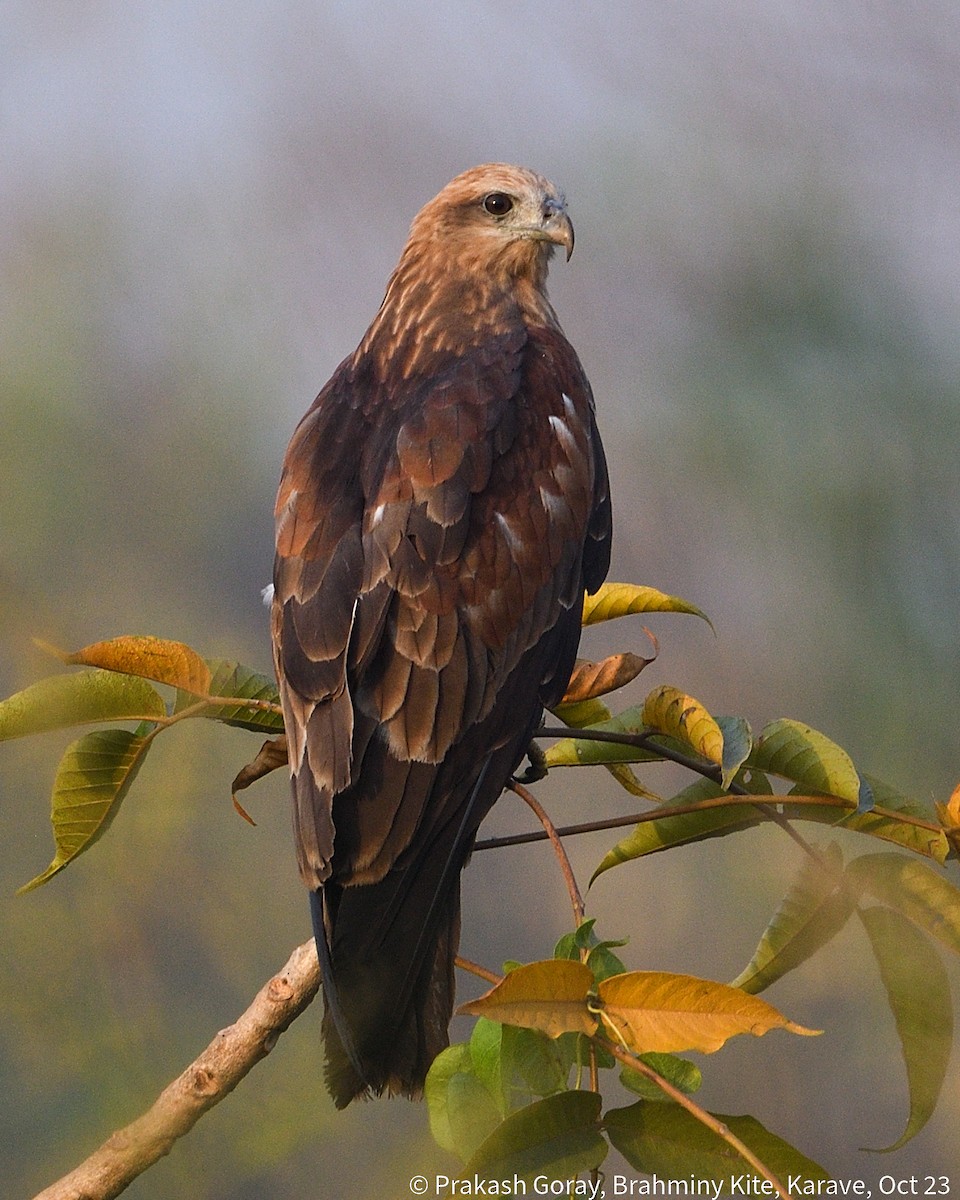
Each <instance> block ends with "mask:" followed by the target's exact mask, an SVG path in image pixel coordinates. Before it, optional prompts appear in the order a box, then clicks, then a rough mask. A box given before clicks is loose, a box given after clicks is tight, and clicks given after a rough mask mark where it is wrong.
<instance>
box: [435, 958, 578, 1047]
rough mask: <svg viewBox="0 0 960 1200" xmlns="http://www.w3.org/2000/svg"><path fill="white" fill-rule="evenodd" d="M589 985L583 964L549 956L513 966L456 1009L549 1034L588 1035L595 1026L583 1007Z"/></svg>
mask: <svg viewBox="0 0 960 1200" xmlns="http://www.w3.org/2000/svg"><path fill="white" fill-rule="evenodd" d="M593 985H594V979H593V973H592V972H591V971H590V969H589V967H586V966H584V965H583V963H581V962H574V961H573V960H571V959H565V958H550V959H546V960H545V961H544V962H535V963H527V964H526V965H525V966H522V967H517V968H516V970H515V971H511V972H510V974H509V975H507V976H506V977H505V978H504V979H502V980H501V981H500V982H499V983H498V984H497V985H496V986H495V987H493V988H491V989H490V991H489V992H487V993H486V994H485V995H483V996H481V997H480V998H479V999H477V1000H471V1001H470V1002H469V1003H467V1004H461V1005H460V1007H459V1008H458V1009H457V1012H458V1013H461V1014H466V1015H467V1016H471V1017H489V1019H490V1020H491V1021H499V1022H501V1024H505V1025H524V1026H526V1027H527V1028H529V1029H540V1030H542V1031H543V1032H544V1033H546V1034H548V1035H549V1036H550V1037H559V1036H560V1034H562V1033H585V1034H588V1035H589V1034H592V1033H593V1032H594V1031H595V1029H596V1025H597V1023H596V1019H595V1018H594V1017H592V1016H591V1015H590V1013H589V1012H588V1010H587V996H588V995H589V994H590V992H591V990H592V989H593Z"/></svg>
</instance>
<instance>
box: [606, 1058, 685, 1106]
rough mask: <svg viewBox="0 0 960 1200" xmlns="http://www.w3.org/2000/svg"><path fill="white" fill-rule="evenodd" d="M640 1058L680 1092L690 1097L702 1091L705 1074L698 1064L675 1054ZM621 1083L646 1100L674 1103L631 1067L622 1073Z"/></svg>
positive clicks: (649, 1080)
mask: <svg viewBox="0 0 960 1200" xmlns="http://www.w3.org/2000/svg"><path fill="white" fill-rule="evenodd" d="M640 1058H641V1059H642V1061H643V1062H644V1063H646V1065H647V1066H648V1067H649V1068H650V1069H651V1070H652V1071H656V1073H657V1074H658V1075H659V1076H660V1077H661V1078H662V1079H665V1080H666V1081H667V1083H671V1084H673V1086H674V1087H675V1088H676V1089H677V1091H678V1092H683V1094H684V1095H685V1096H690V1095H692V1094H693V1093H694V1092H698V1091H699V1090H700V1087H701V1085H702V1084H703V1072H702V1071H701V1070H700V1068H699V1067H698V1066H697V1064H696V1063H692V1062H690V1060H689V1059H686V1058H678V1057H677V1056H676V1055H675V1054H641V1055H640ZM620 1082H621V1083H622V1084H623V1086H624V1087H625V1088H627V1089H628V1090H629V1091H631V1092H633V1093H634V1094H635V1095H637V1096H642V1097H643V1099H644V1100H656V1101H657V1102H658V1103H660V1102H666V1103H672V1101H671V1100H670V1097H669V1096H668V1095H667V1094H666V1092H664V1091H663V1090H662V1089H661V1088H658V1087H657V1085H656V1084H655V1083H654V1082H653V1080H652V1079H648V1078H647V1077H646V1075H641V1074H640V1072H639V1071H633V1070H631V1069H630V1067H624V1068H623V1070H622V1071H621V1072H620Z"/></svg>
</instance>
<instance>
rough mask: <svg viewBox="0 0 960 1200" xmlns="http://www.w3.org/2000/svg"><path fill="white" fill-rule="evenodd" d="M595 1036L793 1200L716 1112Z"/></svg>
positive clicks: (779, 1192) (785, 1198) (784, 1197)
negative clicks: (714, 1113)
mask: <svg viewBox="0 0 960 1200" xmlns="http://www.w3.org/2000/svg"><path fill="white" fill-rule="evenodd" d="M594 1036H595V1038H596V1040H597V1041H598V1042H599V1043H600V1045H602V1046H603V1048H604V1049H605V1050H607V1051H608V1052H609V1053H610V1054H612V1055H613V1057H614V1058H616V1059H617V1060H618V1061H619V1062H622V1063H623V1064H624V1066H627V1067H629V1068H630V1070H631V1071H637V1072H638V1073H639V1074H641V1075H643V1076H644V1077H645V1078H646V1079H649V1080H650V1082H651V1083H654V1084H656V1086H657V1087H658V1088H660V1090H661V1091H662V1092H663V1093H664V1094H665V1095H666V1096H669V1097H670V1099H671V1100H674V1101H676V1103H677V1104H679V1105H680V1106H681V1107H682V1108H685V1109H686V1110H687V1112H688V1113H690V1115H691V1116H692V1117H695V1118H696V1119H697V1120H698V1121H699V1122H700V1123H701V1124H703V1125H706V1127H707V1128H708V1129H709V1130H710V1131H711V1132H713V1133H715V1134H716V1135H717V1137H718V1138H722V1139H723V1141H725V1142H726V1143H727V1145H728V1146H729V1147H730V1148H731V1149H732V1150H735V1151H736V1152H737V1154H739V1155H740V1156H741V1157H742V1158H744V1159H745V1160H746V1161H747V1162H748V1163H749V1164H750V1166H751V1167H753V1169H754V1170H755V1171H756V1172H757V1174H758V1175H760V1176H762V1177H763V1178H764V1179H768V1180H769V1181H770V1185H771V1187H772V1188H773V1189H774V1190H775V1191H776V1193H777V1195H778V1196H780V1198H781V1200H791V1196H790V1193H789V1192H788V1191H787V1189H786V1187H784V1185H783V1183H781V1181H780V1180H779V1179H778V1178H777V1176H776V1175H774V1174H773V1172H772V1171H770V1170H769V1169H768V1168H767V1167H765V1166H764V1165H763V1163H762V1162H761V1161H760V1159H759V1158H757V1156H756V1155H755V1154H754V1153H753V1151H752V1150H751V1149H750V1147H749V1146H747V1145H745V1144H744V1143H743V1142H742V1141H741V1140H740V1138H738V1137H737V1135H736V1134H735V1133H734V1132H733V1131H732V1130H731V1129H730V1128H729V1126H727V1125H725V1124H724V1123H723V1122H722V1121H719V1120H718V1119H717V1118H716V1117H715V1116H714V1115H713V1113H710V1112H707V1110H706V1109H705V1108H701V1107H700V1105H699V1104H697V1103H696V1101H694V1100H691V1099H690V1097H689V1096H687V1095H685V1094H684V1093H683V1092H681V1091H680V1089H679V1088H675V1087H674V1086H673V1084H672V1083H670V1082H668V1081H667V1080H666V1079H664V1078H663V1076H662V1075H658V1074H657V1072H656V1071H654V1070H653V1068H652V1067H648V1066H647V1064H646V1063H645V1062H644V1061H643V1059H641V1058H638V1057H637V1056H636V1055H635V1054H631V1053H630V1052H629V1051H627V1050H623V1049H621V1048H620V1047H619V1046H618V1045H617V1044H616V1042H613V1041H611V1040H610V1039H609V1038H606V1037H603V1036H602V1035H600V1034H596V1035H594Z"/></svg>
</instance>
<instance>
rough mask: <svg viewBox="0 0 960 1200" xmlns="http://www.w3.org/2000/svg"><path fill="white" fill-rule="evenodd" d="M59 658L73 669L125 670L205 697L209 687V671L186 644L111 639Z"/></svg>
mask: <svg viewBox="0 0 960 1200" xmlns="http://www.w3.org/2000/svg"><path fill="white" fill-rule="evenodd" d="M58 657H60V658H62V659H63V661H64V662H65V663H71V664H72V665H74V666H85V667H103V668H104V669H105V670H107V671H122V672H124V673H125V674H128V675H137V676H140V677H141V678H143V679H153V680H154V681H155V682H157V683H169V684H171V685H172V686H173V687H178V688H184V689H185V690H186V691H189V692H194V693H197V694H199V695H204V694H206V691H207V688H208V687H209V685H210V668H209V667H208V666H207V664H206V663H205V662H204V661H203V659H202V658H201V657H200V655H199V654H198V653H197V652H196V650H193V649H192V648H191V647H190V646H187V645H186V644H185V643H184V642H171V641H168V640H167V639H166V638H158V637H131V636H127V637H118V638H111V640H110V641H107V642H94V643H93V645H91V646H84V648H83V649H82V650H77V651H75V652H74V653H73V654H59V653H58Z"/></svg>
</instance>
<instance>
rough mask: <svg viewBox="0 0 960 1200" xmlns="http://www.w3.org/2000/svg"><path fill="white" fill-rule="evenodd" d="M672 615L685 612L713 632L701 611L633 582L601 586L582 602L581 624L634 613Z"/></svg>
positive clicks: (687, 603) (609, 619)
mask: <svg viewBox="0 0 960 1200" xmlns="http://www.w3.org/2000/svg"><path fill="white" fill-rule="evenodd" d="M650 612H675V613H689V614H690V616H694V617H700V618H701V619H702V620H704V621H706V623H707V624H708V625H709V626H710V628H711V629H713V623H712V622H711V620H710V618H709V617H708V616H707V614H706V613H705V612H702V611H701V610H700V609H699V608H697V606H696V605H695V604H690V603H689V602H688V601H687V600H682V599H681V598H680V597H679V596H668V595H667V593H666V592H661V591H658V590H657V588H653V587H641V586H640V585H639V584H635V583H604V584H602V585H601V586H600V588H599V589H598V590H597V591H596V592H594V593H593V595H592V596H585V597H584V601H583V624H584V625H596V624H598V623H599V622H600V621H612V620H613V619H614V618H616V617H626V616H630V615H632V614H635V613H650Z"/></svg>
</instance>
